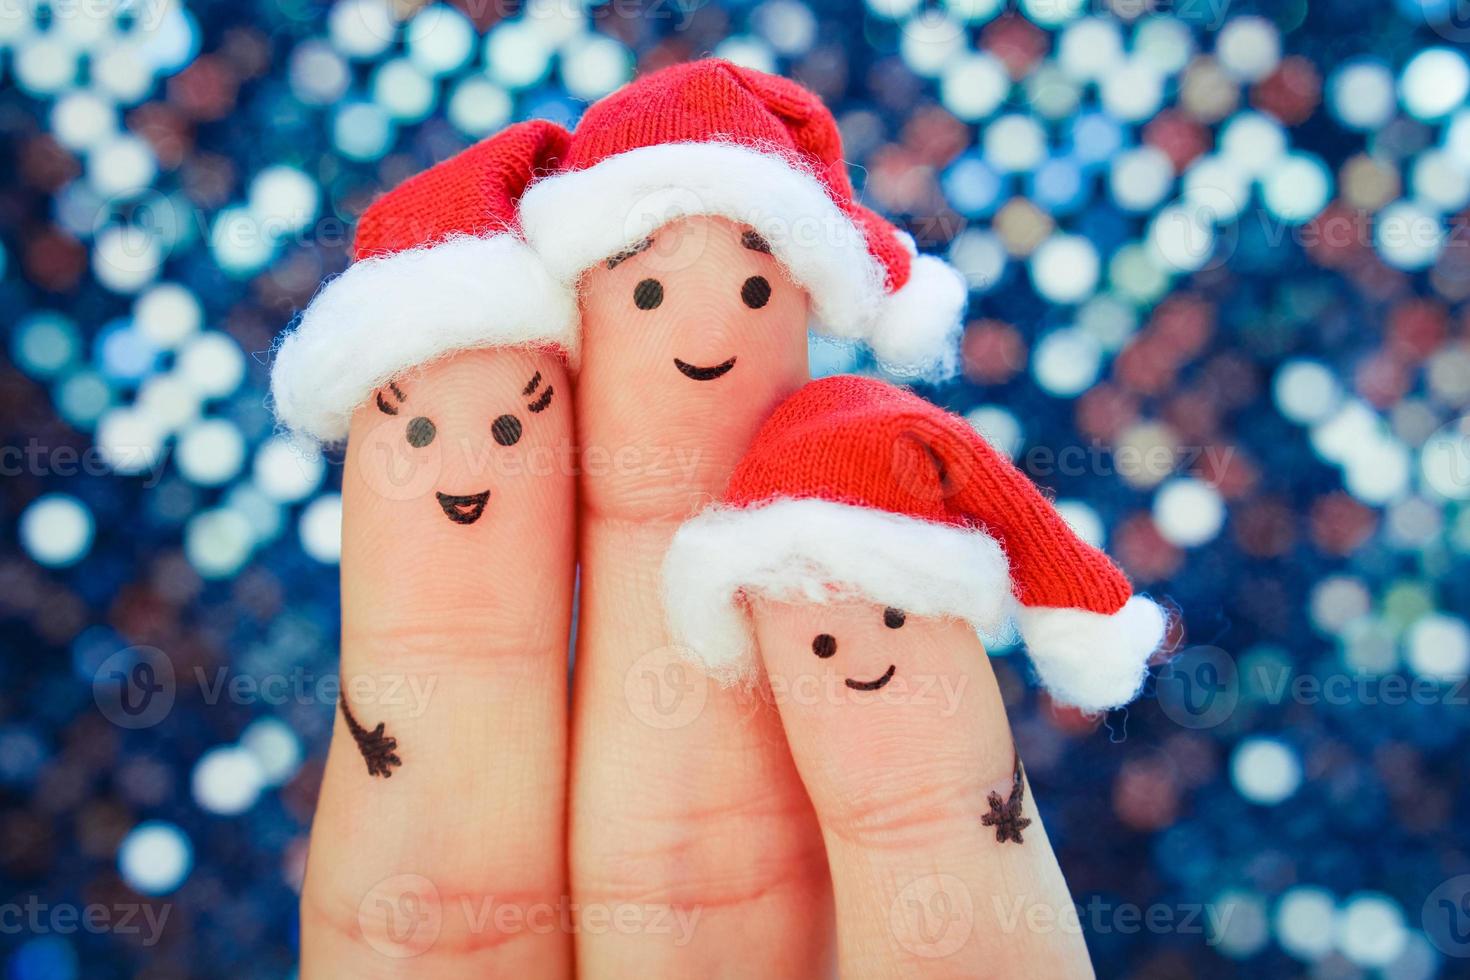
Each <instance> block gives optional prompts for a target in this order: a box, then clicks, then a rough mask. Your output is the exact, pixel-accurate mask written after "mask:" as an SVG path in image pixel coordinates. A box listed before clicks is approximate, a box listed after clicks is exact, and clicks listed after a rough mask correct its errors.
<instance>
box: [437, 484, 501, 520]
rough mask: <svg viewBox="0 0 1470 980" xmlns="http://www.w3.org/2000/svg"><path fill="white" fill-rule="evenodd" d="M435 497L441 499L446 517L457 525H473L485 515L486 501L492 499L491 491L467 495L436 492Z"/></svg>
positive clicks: (440, 504) (441, 505)
mask: <svg viewBox="0 0 1470 980" xmlns="http://www.w3.org/2000/svg"><path fill="white" fill-rule="evenodd" d="M434 496H435V497H437V498H439V506H440V507H442V508H444V516H445V517H447V518H449V519H450V520H451V521H453V522H454V523H456V524H473V523H475V522H476V521H478V520H479V519H480V515H481V514H483V513H485V501H487V500H489V499H490V491H489V490H484V491H482V492H480V493H467V494H452V493H438V492H435V494H434Z"/></svg>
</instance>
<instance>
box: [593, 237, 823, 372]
mask: <svg viewBox="0 0 1470 980" xmlns="http://www.w3.org/2000/svg"><path fill="white" fill-rule="evenodd" d="M653 244H654V240H653V238H652V237H649V238H645V239H644V240H643V241H641V242H639V243H638V244H636V245H634V246H633V247H632V248H629V249H626V250H624V251H622V252H619V253H618V254H617V255H614V256H612V257H611V258H609V259H608V260H607V262H606V263H605V264H606V265H607V268H608V269H616V268H617V267H618V266H619V265H621V264H622V263H623V262H626V261H627V260H629V259H631V258H633V257H634V256H636V255H640V254H642V253H643V252H646V251H648V250H649V249H651V248H652V247H653ZM740 247H741V248H742V249H745V250H746V251H747V252H754V253H758V254H760V255H767V256H769V255H770V254H771V246H770V244H769V243H767V242H766V240H765V239H764V238H762V237H761V236H760V235H759V234H757V233H756V232H755V231H753V230H751V229H749V228H747V229H744V230H743V231H741V233H740ZM715 269H716V266H714V265H711V266H709V267H707V268H706V267H701V266H696V267H695V268H693V269H692V270H677V269H669V270H667V271H661V270H659V269H658V268H653V269H648V270H645V271H648V272H649V273H650V275H648V276H645V277H644V278H641V279H638V280H637V281H636V282H635V283H634V284H633V287H632V292H631V299H632V303H633V307H634V308H635V309H638V310H642V311H644V312H649V311H653V310H657V309H659V308H661V307H663V305H664V299H665V297H666V295H667V291H668V290H669V289H670V288H681V287H686V286H690V285H692V286H693V288H695V289H696V290H697V291H698V292H699V293H701V294H702V296H701V306H702V307H705V308H707V307H709V306H711V305H715V306H723V307H727V308H728V309H727V311H726V312H725V313H724V315H723V317H724V318H726V319H730V318H733V316H734V311H736V310H738V309H739V308H740V307H744V309H745V310H747V311H752V312H754V311H759V310H763V309H765V308H766V306H767V305H768V304H769V303H770V302H771V295H772V286H771V280H770V278H769V277H768V276H766V275H761V274H759V273H757V274H754V275H747V276H745V277H744V278H743V279H742V280H741V281H740V287H739V289H738V291H734V290H732V292H738V294H739V297H740V306H736V305H735V303H734V301H733V299H732V300H730V301H729V302H727V303H721V302H718V299H717V298H716V301H715V302H714V303H713V304H712V303H711V296H710V292H711V282H712V281H715V280H716V274H715ZM745 271H751V270H748V269H747V270H745ZM681 272H682V273H685V274H683V275H681V274H680V273H681ZM736 278H739V275H738V274H737V276H736ZM719 288H720V287H719V286H718V285H715V286H714V287H713V289H714V290H718V289H719ZM789 288H794V287H789ZM672 360H673V364H674V368H675V370H677V371H678V372H679V373H680V374H682V375H683V376H684V377H686V378H688V379H689V380H690V381H718V380H719V379H720V378H723V377H724V376H725V375H727V374H729V373H730V372H731V371H732V370H734V369H735V363H736V361H737V360H739V357H738V355H735V354H732V355H730V356H729V357H727V358H725V359H724V360H721V361H717V362H714V363H709V364H696V363H692V362H690V361H686V360H684V359H683V358H682V357H678V356H675V357H673V358H672Z"/></svg>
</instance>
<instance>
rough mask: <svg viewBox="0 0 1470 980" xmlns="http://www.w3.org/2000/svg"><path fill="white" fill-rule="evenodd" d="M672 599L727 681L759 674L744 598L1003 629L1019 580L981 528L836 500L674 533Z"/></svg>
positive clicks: (683, 624)
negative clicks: (857, 604)
mask: <svg viewBox="0 0 1470 980" xmlns="http://www.w3.org/2000/svg"><path fill="white" fill-rule="evenodd" d="M663 587H664V603H665V606H666V608H667V610H668V617H669V627H670V630H671V632H672V634H673V640H674V642H675V643H676V644H679V645H681V646H683V647H686V648H687V649H688V650H689V651H691V653H692V654H693V656H694V657H695V658H696V659H697V660H698V661H699V662H700V663H701V664H702V665H703V666H704V667H705V669H706V670H707V671H708V672H709V673H711V674H712V675H714V676H716V677H718V678H720V679H722V680H725V681H727V682H731V681H735V680H738V679H740V678H742V677H745V676H749V674H750V673H751V672H752V671H753V670H754V668H755V658H754V656H753V653H754V649H753V643H752V638H751V630H750V623H749V620H748V617H747V614H746V610H745V609H744V608H743V605H742V603H741V601H740V597H741V594H742V593H745V594H749V593H755V594H758V595H762V596H768V597H771V598H777V599H802V600H805V601H807V602H822V603H825V602H837V601H842V600H844V599H865V600H868V601H871V602H874V603H879V604H882V605H885V606H896V607H898V608H900V609H903V610H904V611H905V612H908V613H912V614H914V615H917V616H936V617H942V616H948V617H956V618H959V619H964V620H968V621H969V622H970V623H972V624H974V625H975V627H976V628H977V629H979V630H983V631H994V630H996V629H998V628H999V626H1000V625H1001V624H1002V623H1003V621H1004V619H1005V614H1006V610H1007V608H1008V605H1009V596H1010V573H1009V568H1008V566H1007V564H1006V558H1005V554H1004V553H1003V552H1002V551H1001V549H1000V545H998V544H996V542H995V541H994V539H992V538H991V537H990V536H989V535H987V534H985V533H984V532H982V531H977V530H972V529H968V528H960V527H953V526H950V525H944V524H934V523H931V522H929V521H921V520H917V519H915V518H911V517H903V516H901V515H898V514H891V513H888V512H886V511H879V510H872V509H870V508H866V507H855V506H852V505H849V504H840V503H835V502H832V501H827V500H810V499H804V500H792V499H785V500H776V501H772V502H771V503H768V504H765V505H764V506H760V507H751V508H742V509H737V508H726V507H712V508H710V509H708V510H706V511H704V512H702V513H700V514H699V515H698V516H696V517H694V518H692V519H691V520H689V521H688V522H687V523H685V524H684V526H683V527H681V528H679V530H678V532H677V533H675V535H674V539H673V542H672V543H671V544H670V546H669V550H668V553H667V555H666V556H665V558H664V566H663Z"/></svg>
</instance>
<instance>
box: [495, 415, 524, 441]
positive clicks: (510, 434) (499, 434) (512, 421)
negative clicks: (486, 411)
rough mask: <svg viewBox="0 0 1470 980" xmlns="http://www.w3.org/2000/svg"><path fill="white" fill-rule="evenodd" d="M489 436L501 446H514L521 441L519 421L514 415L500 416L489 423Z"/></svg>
mask: <svg viewBox="0 0 1470 980" xmlns="http://www.w3.org/2000/svg"><path fill="white" fill-rule="evenodd" d="M490 434H491V435H492V436H494V437H495V441H496V442H498V443H500V444H501V445H502V446H514V445H515V444H516V443H518V442H520V441H521V420H520V419H518V418H516V417H515V416H514V415H502V416H500V418H498V419H496V420H495V421H494V422H491V423H490Z"/></svg>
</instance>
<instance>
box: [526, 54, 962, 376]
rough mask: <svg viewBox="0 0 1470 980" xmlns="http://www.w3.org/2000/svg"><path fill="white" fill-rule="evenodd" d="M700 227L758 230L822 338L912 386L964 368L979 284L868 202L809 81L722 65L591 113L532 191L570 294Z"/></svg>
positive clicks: (610, 99)
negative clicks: (628, 253) (665, 237)
mask: <svg viewBox="0 0 1470 980" xmlns="http://www.w3.org/2000/svg"><path fill="white" fill-rule="evenodd" d="M691 215H721V216H724V217H726V218H729V219H730V220H732V221H735V222H738V223H740V224H743V225H748V226H750V227H752V228H754V229H755V230H756V231H757V232H758V233H759V234H760V235H761V237H763V238H764V239H765V240H766V241H767V243H768V244H769V245H770V247H771V251H772V253H773V254H774V255H775V256H776V258H778V259H780V260H781V262H782V263H783V264H784V265H785V266H786V269H787V271H788V272H789V273H790V275H791V277H792V278H793V279H794V280H796V282H797V283H799V284H800V285H801V286H802V287H803V288H804V289H806V290H807V292H808V293H809V294H810V295H811V297H812V301H813V304H814V306H815V310H816V318H817V321H818V323H817V324H816V326H817V327H818V329H819V330H823V331H824V332H826V333H829V334H832V335H835V336H839V337H847V338H852V339H861V340H866V341H867V342H868V343H869V345H870V346H871V347H872V348H873V351H874V353H875V354H876V355H877V356H878V358H879V359H880V360H881V361H883V362H884V364H885V365H886V366H888V367H890V368H892V369H894V370H897V371H901V372H906V373H909V374H917V373H935V372H936V371H943V370H948V369H952V367H953V361H954V356H955V354H954V352H955V348H956V340H957V335H958V333H959V330H960V327H961V316H962V315H963V313H964V308H965V302H966V299H967V296H968V287H967V286H966V284H965V281H964V279H963V278H962V277H961V276H960V275H959V273H957V272H956V271H955V270H954V269H952V268H950V267H949V266H948V265H946V264H945V263H944V262H942V261H940V260H939V259H937V258H933V257H925V256H917V255H915V254H913V252H914V245H913V240H912V239H911V238H909V236H908V235H906V234H904V233H902V232H900V231H898V230H897V229H896V228H894V227H893V226H892V225H890V224H889V223H888V222H886V221H884V220H883V219H882V218H880V217H878V216H877V215H876V214H874V213H873V212H872V211H869V210H868V209H867V208H865V207H863V206H862V205H861V204H858V203H857V202H856V200H854V198H853V189H852V184H851V182H850V181H849V180H848V176H847V166H846V164H845V163H844V162H843V160H842V137H841V135H840V134H839V133H838V130H837V123H836V121H835V120H834V119H833V118H832V114H831V113H830V112H828V111H827V108H826V106H824V105H822V102H821V100H820V99H818V98H817V97H816V96H815V95H813V94H812V93H811V92H808V91H807V90H806V89H804V88H802V87H801V86H800V85H797V84H796V83H795V82H791V81H788V80H786V79H784V78H778V77H776V76H774V75H767V74H763V73H762V72H758V71H753V70H751V69H748V68H741V67H738V66H736V65H732V64H730V63H728V62H725V61H716V60H707V61H696V62H691V63H688V64H681V65H674V66H672V67H669V68H665V69H663V70H661V71H657V72H654V73H653V74H651V75H647V76H645V77H643V78H640V79H638V80H637V81H635V82H633V83H632V84H630V85H627V86H625V87H624V88H622V89H621V90H619V91H617V92H614V93H613V94H612V95H609V96H607V97H606V98H604V99H602V100H601V101H599V102H597V103H596V104H594V105H593V106H591V107H590V108H589V109H588V110H587V112H586V114H585V115H584V116H583V117H582V120H581V122H580V123H579V124H578V126H577V130H576V133H575V134H574V135H573V137H572V145H571V147H570V149H569V150H568V152H567V155H566V157H565V159H564V160H563V161H562V169H561V170H560V171H559V172H557V173H555V174H553V175H551V176H548V177H546V178H545V179H543V180H539V181H537V182H536V183H535V184H534V185H532V187H531V189H530V190H528V191H527V192H526V197H525V200H524V201H523V202H522V204H521V218H522V222H523V224H524V227H525V231H526V238H527V240H528V241H529V242H530V243H531V244H532V245H534V246H535V248H536V250H537V251H538V252H539V253H541V255H542V256H543V257H544V258H545V261H546V263H547V267H548V268H550V269H551V270H552V272H553V273H554V274H555V275H556V276H558V277H559V278H560V279H561V280H562V281H563V282H566V283H568V284H574V283H575V281H576V279H577V278H578V276H580V275H581V273H582V272H583V270H585V269H587V268H589V267H590V266H592V265H594V264H595V263H597V262H599V261H601V260H603V259H606V258H607V257H609V256H611V255H616V254H618V253H619V252H622V251H625V250H626V249H628V248H630V247H632V246H634V245H636V244H637V243H639V242H641V241H642V240H643V239H645V238H647V237H648V236H649V235H651V234H652V233H653V232H654V231H656V230H657V229H658V228H659V227H660V226H662V225H664V224H666V223H668V222H670V221H673V220H675V219H677V218H683V217H688V216H691Z"/></svg>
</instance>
